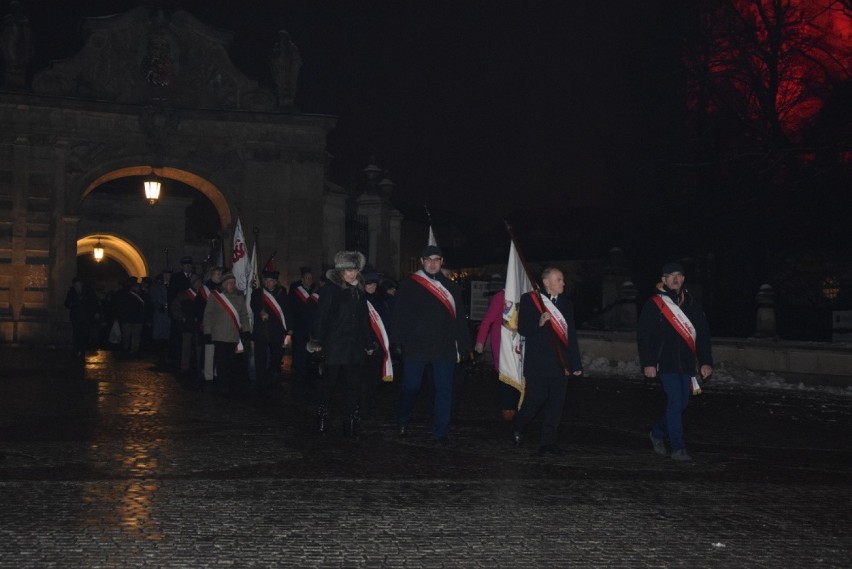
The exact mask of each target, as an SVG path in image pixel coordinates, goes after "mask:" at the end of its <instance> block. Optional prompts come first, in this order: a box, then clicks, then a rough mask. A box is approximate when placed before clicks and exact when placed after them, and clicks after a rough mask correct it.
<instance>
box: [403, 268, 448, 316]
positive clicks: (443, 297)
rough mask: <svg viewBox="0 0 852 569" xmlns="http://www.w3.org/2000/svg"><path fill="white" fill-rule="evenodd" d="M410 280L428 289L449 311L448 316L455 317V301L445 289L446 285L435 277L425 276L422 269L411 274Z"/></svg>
mask: <svg viewBox="0 0 852 569" xmlns="http://www.w3.org/2000/svg"><path fill="white" fill-rule="evenodd" d="M411 278H412V280H414V282H416V283H418V284H420V285H421V286H423V288H425V289H426V290H428V291H429V292H430V293H432V295H433V296H434V297H435V298H437V299H438V301H439V302H440V303H441V304H443V305H444V308H446V309H447V311H448V312H449V313H450V316H452V317H453V318H455V317H456V301H455V299H454V298H453V295H452V294H451V293H450V291H449V290H447V287H445V286H444V285H442V284H441V283H440V282H438V281H436V280H435V279H431V278H429V277H428V276H426V273H424V272H423V271H422V270H420V271H417V272H416V273H414V274H413V275H411Z"/></svg>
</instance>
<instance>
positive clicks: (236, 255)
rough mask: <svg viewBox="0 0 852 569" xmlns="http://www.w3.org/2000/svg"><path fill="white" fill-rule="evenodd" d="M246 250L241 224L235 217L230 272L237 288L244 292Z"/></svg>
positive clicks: (246, 265)
mask: <svg viewBox="0 0 852 569" xmlns="http://www.w3.org/2000/svg"><path fill="white" fill-rule="evenodd" d="M248 265H249V259H248V251H247V250H246V240H245V238H244V237H243V225H242V224H241V223H240V218H239V217H238V218H237V228H236V229H234V249H233V257H232V258H231V272H232V273H234V278H236V280H237V288H238V289H239V290H241V291H243V292H245V290H246V288H247V287H248V279H246V275H247V274H248Z"/></svg>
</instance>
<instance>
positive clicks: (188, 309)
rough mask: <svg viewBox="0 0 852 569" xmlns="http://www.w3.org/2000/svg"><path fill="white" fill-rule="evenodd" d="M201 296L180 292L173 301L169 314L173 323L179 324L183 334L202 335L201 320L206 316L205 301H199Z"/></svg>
mask: <svg viewBox="0 0 852 569" xmlns="http://www.w3.org/2000/svg"><path fill="white" fill-rule="evenodd" d="M187 290H191V289H187ZM198 298H199V295H198V294H195V295H191V294H187V293H186V290H184V291H183V292H180V293H178V294H177V296H175V297H174V298H173V299H172V303H171V304H170V305H169V312H170V314H171V317H172V321H174V322H176V323H177V324H178V327H179V328H180V331H181V332H191V333H195V334H200V333H201V319H202V317H203V315H204V304H203V301H202V302H199V301H198Z"/></svg>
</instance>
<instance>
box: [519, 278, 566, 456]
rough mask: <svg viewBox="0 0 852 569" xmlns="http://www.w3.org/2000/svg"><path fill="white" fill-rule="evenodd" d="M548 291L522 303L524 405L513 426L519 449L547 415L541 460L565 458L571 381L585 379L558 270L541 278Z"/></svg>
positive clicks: (534, 293) (529, 295) (535, 293)
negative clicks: (561, 441)
mask: <svg viewBox="0 0 852 569" xmlns="http://www.w3.org/2000/svg"><path fill="white" fill-rule="evenodd" d="M541 280H542V284H543V285H544V290H543V291H541V290H534V291H531V292H528V293H526V294H524V295H523V296H522V297H521V302H520V307H519V309H518V332H519V333H520V334H521V336H523V339H524V356H523V373H524V379H525V392H524V400H523V402H522V403H521V409H520V411H518V414H517V415H516V416H515V420H514V423H513V429H514V432H513V438H514V441H515V444H517V445H520V444H521V442H522V440H523V432H524V430H525V429H526V427H527V426H528V425H529V424H530V423H531V422H532V420H533V419H534V418H535V416H536V415H537V414H538V413H539V411H541V410H542V409H544V423H543V425H542V428H541V439H540V440H541V442H540V445H539V454H554V455H562V454H565V450H564V449H563V448H562V447H560V446H559V445H558V444H557V438H558V431H559V423H560V421H561V420H562V409H563V407H564V405H565V394H566V391H567V387H568V378H569V377H571V376H581V375H583V362H582V360H581V358H580V348H579V346H578V345H577V331H576V329H575V327H574V308H573V305H572V304H571V301H570V300H569V299H568V295H566V294H564V293H565V277H564V276H563V275H562V271H560V270H559V269H557V268H555V267H547V268H546V269H544V271H543V272H542V274H541Z"/></svg>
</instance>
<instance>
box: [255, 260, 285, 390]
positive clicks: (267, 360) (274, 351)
mask: <svg viewBox="0 0 852 569" xmlns="http://www.w3.org/2000/svg"><path fill="white" fill-rule="evenodd" d="M280 276H281V273H279V272H278V271H263V274H262V275H261V278H262V279H263V287H262V288H261V289H260V290H257V291H255V292H254V293H253V294H252V295H251V311H252V313H253V314H254V330H253V331H252V338H253V339H254V365H255V370H256V372H257V379H256V380H255V382H256V385H255V387H256V389H258V390H262V389H265V388H267V387H270V386H272V385H274V384H275V383H277V382H278V379H279V373H280V371H281V360H282V359H283V357H284V343H285V340H287V339H289V337H290V336H292V334H293V315H292V314H291V313H290V304H289V303H288V302H287V300H288V298H287V290H286V289H285V288H284V287H282V286H281V283H280V282H279V280H278V279H279V278H280Z"/></svg>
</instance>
